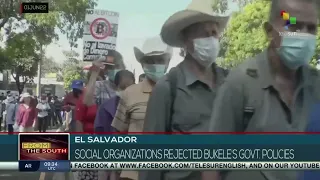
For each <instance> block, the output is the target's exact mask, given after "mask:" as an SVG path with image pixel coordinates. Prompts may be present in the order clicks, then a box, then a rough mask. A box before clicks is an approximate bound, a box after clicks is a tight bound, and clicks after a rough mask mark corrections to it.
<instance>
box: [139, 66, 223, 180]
mask: <svg viewBox="0 0 320 180" xmlns="http://www.w3.org/2000/svg"><path fill="white" fill-rule="evenodd" d="M176 70H177V71H178V72H177V76H178V78H177V90H176V97H175V99H174V105H173V114H171V112H172V110H171V104H172V101H173V99H171V93H170V92H171V91H170V90H171V88H170V83H169V82H168V79H167V78H166V77H165V78H164V79H161V80H160V81H158V83H157V84H156V85H155V87H154V88H153V90H152V94H151V96H150V98H149V102H148V105H147V113H146V118H145V124H144V131H145V132H165V131H170V132H181V133H188V132H201V131H208V125H209V121H210V116H211V111H212V105H213V99H214V98H215V94H216V88H213V89H211V88H209V86H208V85H207V84H205V83H204V82H201V81H200V80H199V79H198V78H197V77H196V76H195V75H194V74H193V73H191V72H190V71H189V70H188V69H187V67H186V63H185V61H184V62H182V63H180V64H179V65H178V66H177V68H176ZM215 74H216V78H217V79H216V82H217V87H218V86H219V85H220V84H221V83H222V82H223V79H224V74H225V71H224V70H223V69H222V68H219V67H216V68H215ZM168 127H169V128H170V129H169V130H168ZM199 179H201V173H200V172H199V171H166V172H163V171H162V172H161V171H140V172H139V180H199Z"/></svg>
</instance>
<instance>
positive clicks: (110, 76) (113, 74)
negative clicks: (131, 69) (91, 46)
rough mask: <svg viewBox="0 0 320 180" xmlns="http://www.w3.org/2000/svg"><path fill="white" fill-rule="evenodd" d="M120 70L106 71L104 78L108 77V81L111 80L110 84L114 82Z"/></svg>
mask: <svg viewBox="0 0 320 180" xmlns="http://www.w3.org/2000/svg"><path fill="white" fill-rule="evenodd" d="M120 70H121V69H112V70H108V72H107V74H106V78H107V77H108V78H109V80H111V81H112V82H114V78H115V77H116V74H117V72H119V71H120Z"/></svg>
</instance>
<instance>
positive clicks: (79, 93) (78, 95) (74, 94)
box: [72, 88, 82, 98]
mask: <svg viewBox="0 0 320 180" xmlns="http://www.w3.org/2000/svg"><path fill="white" fill-rule="evenodd" d="M72 94H73V96H74V97H75V98H79V97H80V95H81V94H82V90H81V89H75V88H74V89H72Z"/></svg>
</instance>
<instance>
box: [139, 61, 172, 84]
mask: <svg viewBox="0 0 320 180" xmlns="http://www.w3.org/2000/svg"><path fill="white" fill-rule="evenodd" d="M166 69H167V66H166V65H164V64H144V65H143V70H144V73H145V74H146V76H147V77H148V78H149V79H150V80H152V81H153V82H157V81H158V80H159V79H160V78H161V77H162V76H164V74H165V73H166Z"/></svg>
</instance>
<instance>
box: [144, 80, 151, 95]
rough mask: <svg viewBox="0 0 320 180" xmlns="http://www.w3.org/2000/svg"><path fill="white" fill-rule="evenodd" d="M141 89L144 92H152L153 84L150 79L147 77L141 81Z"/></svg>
mask: <svg viewBox="0 0 320 180" xmlns="http://www.w3.org/2000/svg"><path fill="white" fill-rule="evenodd" d="M141 87H142V88H141V90H142V92H143V93H151V92H152V85H151V83H150V81H149V80H148V79H147V78H145V79H144V80H143V81H142V82H141Z"/></svg>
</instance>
